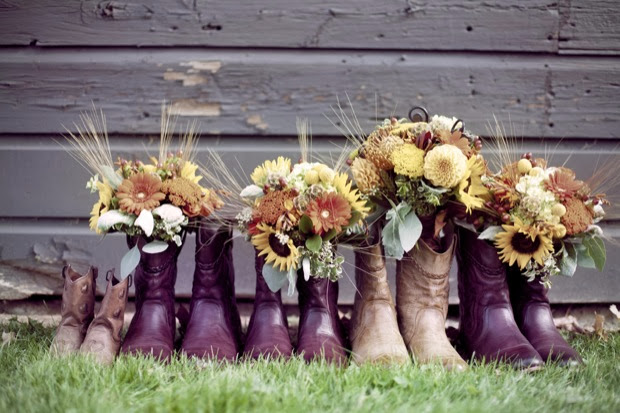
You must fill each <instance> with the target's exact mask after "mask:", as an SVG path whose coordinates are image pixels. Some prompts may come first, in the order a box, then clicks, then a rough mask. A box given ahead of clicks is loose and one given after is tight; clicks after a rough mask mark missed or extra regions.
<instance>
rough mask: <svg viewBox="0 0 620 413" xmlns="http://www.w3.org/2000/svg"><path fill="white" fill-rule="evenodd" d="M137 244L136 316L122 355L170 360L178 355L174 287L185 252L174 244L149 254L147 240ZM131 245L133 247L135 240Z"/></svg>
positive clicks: (142, 239)
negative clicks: (144, 249) (178, 259)
mask: <svg viewBox="0 0 620 413" xmlns="http://www.w3.org/2000/svg"><path fill="white" fill-rule="evenodd" d="M137 242H138V247H139V248H140V264H138V268H136V271H135V273H134V284H135V286H136V313H135V315H134V317H133V319H132V320H131V324H130V325H129V330H128V331H127V335H126V336H125V339H124V341H123V345H122V347H121V352H122V353H125V354H145V355H153V356H155V357H156V358H159V359H161V360H168V359H169V358H170V356H172V353H173V352H174V333H175V327H176V323H175V317H174V284H175V281H176V278H177V258H178V256H179V252H180V250H181V249H180V248H179V247H178V246H177V245H176V244H175V243H172V242H171V243H168V248H166V250H165V251H163V252H159V253H156V254H149V253H146V252H144V251H143V250H142V247H144V245H145V244H146V241H145V239H144V238H142V237H140V238H138V239H137ZM129 244H130V246H131V244H132V241H131V240H130V241H129Z"/></svg>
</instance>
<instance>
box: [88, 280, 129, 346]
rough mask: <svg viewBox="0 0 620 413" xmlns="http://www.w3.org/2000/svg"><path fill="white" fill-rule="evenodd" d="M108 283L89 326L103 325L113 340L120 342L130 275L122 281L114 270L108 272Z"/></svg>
mask: <svg viewBox="0 0 620 413" xmlns="http://www.w3.org/2000/svg"><path fill="white" fill-rule="evenodd" d="M106 280H107V281H108V285H107V287H106V291H105V295H104V297H103V300H102V301H101V307H100V308H99V311H98V312H97V315H96V316H95V319H94V320H93V322H92V323H91V328H93V327H95V326H103V327H104V329H106V330H109V334H110V335H111V336H112V337H113V338H114V340H116V341H118V342H120V339H121V330H122V329H123V323H124V320H125V318H124V316H125V308H126V306H127V298H128V295H129V294H128V290H129V287H130V286H131V275H130V276H128V277H127V278H125V279H124V280H123V281H119V280H118V279H117V278H116V277H115V276H114V272H112V271H110V272H108V274H107V276H106Z"/></svg>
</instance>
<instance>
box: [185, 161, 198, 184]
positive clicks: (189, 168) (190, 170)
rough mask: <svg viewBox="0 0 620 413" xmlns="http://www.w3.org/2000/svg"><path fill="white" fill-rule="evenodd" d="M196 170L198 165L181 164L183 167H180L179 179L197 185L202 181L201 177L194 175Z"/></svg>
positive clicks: (191, 163)
mask: <svg viewBox="0 0 620 413" xmlns="http://www.w3.org/2000/svg"><path fill="white" fill-rule="evenodd" d="M197 169H198V165H196V164H195V163H193V162H189V161H185V162H184V163H183V167H181V172H180V175H181V178H185V179H187V180H189V181H192V182H193V183H195V184H198V182H200V180H201V179H202V175H196V170H197Z"/></svg>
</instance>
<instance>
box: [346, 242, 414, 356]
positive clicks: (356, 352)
mask: <svg viewBox="0 0 620 413" xmlns="http://www.w3.org/2000/svg"><path fill="white" fill-rule="evenodd" d="M355 285H356V286H357V292H356V294H355V299H354V302H353V317H352V319H351V329H350V332H349V335H350V337H351V350H352V353H353V354H352V355H353V361H354V362H355V363H357V364H362V363H365V362H369V363H383V364H405V363H408V362H409V361H410V359H409V354H408V353H407V348H406V347H405V343H404V341H403V338H402V336H401V335H400V331H399V330H398V323H397V321H396V309H395V308H394V301H393V300H392V293H391V292H390V286H389V285H388V282H387V270H386V269H385V258H384V256H383V249H382V248H381V245H380V244H375V245H369V246H364V247H360V248H359V249H356V250H355Z"/></svg>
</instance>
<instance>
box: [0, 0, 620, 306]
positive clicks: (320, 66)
mask: <svg viewBox="0 0 620 413" xmlns="http://www.w3.org/2000/svg"><path fill="white" fill-rule="evenodd" d="M619 53H620V2H617V1H612V0H602V1H601V0H586V1H579V2H578V1H567V0H562V1H554V2H552V1H542V0H527V1H517V0H512V1H477V0H470V1H449V0H442V1H423V0H420V1H396V0H387V1H382V2H376V1H369V0H357V1H347V2H343V1H318V0H306V1H303V2H302V1H298V0H289V1H285V0H263V1H254V2H243V1H239V0H230V1H201V0H197V1H187V0H161V1H153V0H143V1H134V2H118V1H114V2H112V1H53V0H32V1H25V2H20V1H11V0H9V1H4V2H2V3H1V4H0V165H2V174H1V175H0V188H1V190H2V193H3V196H1V197H0V258H1V259H23V258H25V257H27V256H32V255H33V248H34V246H35V244H36V245H38V248H44V246H45V245H52V244H53V243H54V242H58V243H60V244H63V245H65V244H66V243H68V245H69V247H66V248H67V250H66V251H65V253H66V255H67V256H69V257H71V256H86V257H90V258H89V259H91V260H92V261H93V262H95V263H96V264H98V265H99V266H101V267H102V268H108V267H111V266H117V267H118V262H119V260H120V257H121V256H122V254H123V252H124V250H125V248H126V247H125V245H124V242H123V239H122V237H120V236H108V237H106V238H105V239H103V240H102V239H100V238H99V237H98V236H96V235H94V234H92V233H90V232H89V231H88V222H87V217H88V212H89V211H90V207H91V205H92V202H93V199H92V197H90V196H89V194H88V192H87V191H86V190H85V189H84V185H85V181H86V179H87V178H88V174H87V173H86V172H85V171H83V170H82V169H81V168H80V167H79V166H78V165H77V164H76V163H75V161H74V160H73V159H72V158H71V157H70V156H69V155H67V154H66V153H65V152H64V151H63V150H62V148H60V147H59V146H58V144H57V143H56V142H55V141H54V140H55V139H56V140H58V139H61V137H60V135H59V134H60V133H61V132H63V130H64V129H63V125H65V126H67V127H69V128H71V125H72V123H73V122H74V121H76V120H77V117H78V115H79V113H80V112H82V111H84V110H88V109H89V108H90V105H91V102H94V103H95V104H96V105H97V106H98V107H100V108H102V109H103V110H104V111H105V112H106V115H107V118H108V127H109V130H110V132H111V141H112V147H113V152H114V154H115V155H116V154H120V155H126V156H128V155H130V154H131V153H132V152H133V151H136V150H138V152H141V151H142V148H143V146H144V145H146V146H147V147H152V146H151V145H152V144H153V143H154V142H156V140H157V133H158V128H159V109H160V105H161V102H162V100H163V99H167V100H168V101H169V102H171V103H172V104H173V105H174V106H175V107H176V108H177V109H178V110H179V111H180V113H181V115H182V118H181V122H183V121H185V120H187V121H191V120H194V119H196V120H198V121H199V122H200V124H201V131H202V133H203V137H202V139H201V141H200V145H199V154H200V155H199V159H201V160H203V161H204V160H205V156H204V154H205V151H206V149H207V148H215V149H217V150H218V151H220V152H221V153H222V154H223V156H224V158H225V159H226V161H227V162H229V163H230V164H231V165H233V164H237V162H238V164H239V165H241V166H242V167H241V169H242V173H245V174H246V175H247V173H249V172H251V170H252V169H253V167H254V166H255V165H256V164H258V163H259V162H261V161H262V160H264V159H266V158H271V157H272V156H273V155H275V154H279V153H284V154H288V155H290V156H292V157H293V158H296V157H297V153H296V151H297V149H296V145H297V144H296V140H295V138H294V136H295V118H296V117H297V116H306V117H308V118H309V119H310V121H311V123H312V130H313V132H314V135H315V149H316V150H317V152H319V153H321V154H322V155H323V156H329V155H330V153H336V152H337V151H338V147H342V145H343V144H344V141H343V139H342V137H340V136H339V135H338V132H337V130H336V128H335V127H334V126H333V125H332V124H331V123H330V121H329V120H328V119H326V117H325V115H326V114H327V115H329V113H330V106H331V105H335V104H336V99H337V97H338V96H339V97H340V98H341V99H343V98H345V93H346V94H348V96H349V97H350V99H351V101H352V103H353V106H354V109H355V111H356V113H357V116H358V117H359V119H360V121H361V123H362V126H363V127H364V128H365V129H366V130H370V129H371V128H372V125H373V123H374V122H375V119H376V116H377V114H378V115H379V116H380V117H383V116H388V115H391V114H393V113H394V114H398V115H403V114H405V113H406V111H407V109H408V107H409V106H411V105H412V104H420V105H423V106H426V107H427V108H428V109H429V110H430V111H431V112H437V113H451V114H455V115H457V116H459V117H461V118H463V119H464V120H465V121H466V123H467V125H468V127H470V128H471V129H472V130H475V131H477V132H478V133H480V134H481V135H488V132H487V126H488V123H489V121H492V119H493V116H497V118H498V119H500V121H502V122H503V123H504V125H506V127H507V128H508V129H510V128H512V129H513V130H514V131H515V135H516V136H517V137H518V138H519V139H522V140H523V145H522V146H523V150H524V151H525V150H527V151H532V152H538V153H541V154H542V153H549V152H550V151H552V152H554V153H555V157H554V162H558V163H559V162H564V160H565V159H568V165H569V166H571V167H573V168H575V169H576V170H577V172H578V173H580V174H583V175H589V174H591V173H592V171H593V170H594V169H595V168H596V165H597V164H601V163H603V162H605V161H606V160H609V159H613V158H612V157H613V156H617V155H618V154H620V150H619V149H618V144H619V143H620V141H619V139H618V132H617V131H618V130H620V109H619V107H618V98H619V96H620V94H619V92H620V58H619V57H618V56H617V55H618V54H619ZM332 118H333V117H332ZM616 198H617V200H618V201H620V199H618V198H620V197H616ZM619 213H620V209H617V208H615V209H612V210H610V215H609V218H610V220H609V222H608V223H607V224H606V230H607V231H608V233H609V234H610V235H611V236H612V237H613V238H620V226H619V225H618V218H620V215H619ZM608 248H609V249H610V254H609V262H608V266H607V270H606V272H605V273H604V274H598V273H596V272H591V271H580V272H578V274H577V275H576V276H575V277H574V278H572V279H557V280H556V286H555V288H554V289H553V292H552V298H553V300H554V301H556V302H564V303H570V302H575V303H578V302H617V301H620V288H619V287H620V274H618V272H619V271H620V270H619V269H618V268H620V256H618V254H617V247H615V246H614V245H612V244H611V243H610V244H608ZM342 249H343V253H344V254H345V256H346V257H347V259H348V261H349V264H347V275H348V277H345V279H344V280H343V281H342V282H341V284H342V289H341V302H344V303H350V302H352V298H353V294H354V291H355V290H354V287H353V285H352V283H351V281H350V279H352V277H353V271H352V267H351V266H350V265H351V263H352V262H353V261H352V254H351V253H350V251H348V250H347V249H346V248H344V247H343V248H342ZM192 251H193V240H192V239H191V238H190V239H189V241H188V243H187V245H186V246H185V248H184V250H183V253H182V256H181V264H180V274H179V281H178V283H177V293H178V294H179V295H180V296H188V295H189V293H190V290H191V276H192V271H193V261H192ZM252 256H253V254H252V250H251V246H250V245H249V244H248V243H246V242H245V241H243V240H242V239H240V238H239V239H237V240H236V241H235V265H236V268H237V290H238V293H239V295H240V296H242V297H247V298H249V297H251V295H252V293H253V283H254V281H253V273H252V271H253V263H252V261H251V259H250V258H249V257H252ZM390 272H391V277H392V279H393V272H394V268H393V265H392V264H390ZM452 281H453V282H454V281H455V280H454V274H453V277H452ZM454 287H455V284H453V288H452V292H451V302H453V303H454V302H456V301H455V300H456V288H454ZM287 300H289V302H290V299H287Z"/></svg>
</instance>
